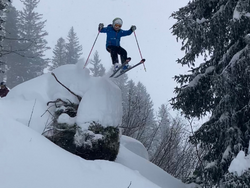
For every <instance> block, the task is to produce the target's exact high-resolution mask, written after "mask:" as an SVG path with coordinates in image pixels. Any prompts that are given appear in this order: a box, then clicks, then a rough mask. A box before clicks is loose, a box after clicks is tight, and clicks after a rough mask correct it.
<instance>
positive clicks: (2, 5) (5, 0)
mask: <svg viewBox="0 0 250 188" xmlns="http://www.w3.org/2000/svg"><path fill="white" fill-rule="evenodd" d="M9 3H10V0H2V1H0V49H1V50H0V58H1V57H2V55H3V53H4V52H3V50H2V48H3V44H2V42H3V39H4V36H5V34H6V33H5V25H4V23H5V18H6V16H5V12H6V8H7V7H8V5H9ZM4 66H5V62H4V61H3V60H2V59H1V60H0V74H1V73H4V70H5V67H4Z"/></svg>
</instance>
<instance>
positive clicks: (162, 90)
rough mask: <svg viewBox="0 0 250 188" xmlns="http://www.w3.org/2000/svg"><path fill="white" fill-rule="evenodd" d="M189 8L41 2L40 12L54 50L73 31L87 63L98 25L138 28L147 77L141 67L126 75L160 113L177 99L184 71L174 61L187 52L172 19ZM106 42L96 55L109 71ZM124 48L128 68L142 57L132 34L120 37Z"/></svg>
mask: <svg viewBox="0 0 250 188" xmlns="http://www.w3.org/2000/svg"><path fill="white" fill-rule="evenodd" d="M187 3H188V0H179V1H172V0H154V1H152V0H53V1H47V0H41V1H40V3H39V6H38V8H37V9H36V11H37V12H39V13H41V14H43V17H44V19H46V20H47V23H46V28H45V29H46V30H47V31H48V33H49V36H48V37H47V40H48V42H49V46H50V47H51V48H52V49H53V48H54V46H55V44H56V42H57V40H58V39H59V37H63V38H66V37H67V34H68V31H69V29H70V28H71V26H73V27H74V29H75V32H76V33H77V35H78V37H79V40H80V43H81V45H82V46H83V55H82V57H83V58H85V59H86V58H87V57H88V54H89V52H90V49H91V47H92V45H93V43H94V40H95V38H96V36H97V33H98V32H97V27H98V24H99V23H104V24H105V26H106V25H108V24H110V23H111V22H112V20H113V19H114V18H115V17H121V18H122V19H123V23H124V24H123V29H129V28H130V26H131V25H136V26H137V30H136V35H137V38H138V41H139V45H140V49H141V52H142V56H143V58H145V59H146V62H145V66H146V72H145V71H144V68H143V66H140V67H138V68H136V69H134V70H132V71H130V72H129V73H128V75H129V78H130V79H133V80H134V81H135V82H137V81H141V82H142V83H143V84H144V85H145V86H146V88H147V91H148V92H149V93H150V95H151V98H152V100H153V102H154V104H155V109H156V110H157V109H158V107H159V106H160V105H161V104H163V103H164V104H166V103H168V100H169V99H170V98H171V97H173V96H174V94H173V90H174V87H175V86H176V83H175V82H174V80H173V79H172V78H173V76H174V75H178V74H180V73H183V72H185V69H184V68H182V67H181V65H177V64H176V62H175V61H176V59H177V58H180V57H182V56H183V52H181V51H180V46H181V45H180V44H178V43H177V42H176V39H175V37H174V36H173V35H172V34H171V31H170V28H171V26H172V25H173V24H174V23H175V20H173V19H170V18H169V16H170V15H171V13H172V12H173V11H176V10H178V9H179V8H180V7H182V6H184V5H186V4H187ZM13 5H14V6H15V7H16V8H17V9H19V10H20V9H21V7H22V3H21V2H20V0H13ZM105 42H106V34H100V35H99V38H98V40H97V42H96V45H95V47H94V50H93V53H94V52H95V51H96V50H97V51H98V52H99V55H100V59H101V60H102V61H101V62H102V64H103V65H104V66H105V68H106V69H109V68H110V67H111V59H110V55H109V53H108V52H107V51H106V49H105ZM121 46H122V47H124V48H125V49H126V50H127V52H128V56H130V57H132V61H131V63H130V64H135V63H137V62H139V60H140V59H141V57H140V54H139V51H138V47H137V44H136V41H135V37H134V35H133V34H132V35H130V36H128V37H124V38H122V40H121ZM52 49H51V50H50V51H48V53H47V56H48V57H51V56H52ZM93 53H92V55H91V58H92V57H93Z"/></svg>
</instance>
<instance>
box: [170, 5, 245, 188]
mask: <svg viewBox="0 0 250 188" xmlns="http://www.w3.org/2000/svg"><path fill="white" fill-rule="evenodd" d="M249 10H250V1H249V0H226V1H224V0H216V1H207V0H196V1H191V2H189V4H188V5H187V6H185V7H183V8H181V9H179V10H178V11H176V12H174V13H173V14H172V17H173V18H174V19H176V20H177V23H176V24H174V25H173V27H172V33H173V35H175V36H176V37H177V39H180V40H182V50H184V51H185V55H184V57H182V58H181V59H178V60H177V62H178V63H181V64H182V65H187V66H188V67H190V68H191V70H190V72H191V73H190V74H186V75H179V76H175V80H176V81H177V83H178V84H179V86H178V87H176V89H175V93H176V97H174V98H173V99H172V104H173V107H174V108H175V109H181V110H182V112H183V113H184V114H185V115H186V117H198V118H200V117H202V116H204V115H206V114H207V113H211V114H212V116H211V118H210V119H209V120H208V121H207V122H206V123H204V124H203V125H202V126H201V127H200V128H199V129H198V130H197V131H196V132H195V134H194V136H192V137H191V141H192V143H195V144H199V145H200V147H201V148H202V149H206V153H205V154H204V156H203V165H199V166H198V167H197V168H196V171H195V173H194V174H195V177H196V181H197V182H198V183H200V184H202V185H203V186H205V187H212V186H219V184H220V182H221V181H222V178H223V175H225V174H226V173H227V172H228V167H229V165H230V162H231V161H232V159H233V158H234V157H235V156H236V155H237V154H238V152H239V151H240V150H243V151H245V152H246V153H247V152H248V148H249V139H250V122H249V119H250V106H249V101H250V94H249V90H250V79H249V73H250V63H249V62H250V56H249V54H250V48H249V44H250V19H249V16H248V12H249ZM198 56H203V57H204V59H203V61H204V62H203V63H201V64H200V65H195V60H196V58H197V57H198Z"/></svg>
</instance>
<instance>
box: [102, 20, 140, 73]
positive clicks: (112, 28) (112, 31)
mask: <svg viewBox="0 0 250 188" xmlns="http://www.w3.org/2000/svg"><path fill="white" fill-rule="evenodd" d="M122 24H123V22H122V19H121V18H115V19H114V20H113V23H112V24H109V25H108V26H107V27H104V24H103V23H100V24H99V27H98V30H99V31H100V32H101V33H107V39H106V49H107V51H108V52H109V53H110V55H111V59H112V63H113V65H114V71H116V70H117V69H119V67H120V66H121V65H120V64H119V61H118V54H119V55H120V58H121V63H122V64H123V63H125V65H124V67H123V68H122V69H123V70H126V69H128V68H129V65H128V62H129V61H130V60H131V58H130V57H127V51H126V50H125V49H124V48H122V47H121V46H120V40H121V37H124V36H128V35H131V34H132V32H134V31H135V30H136V26H134V25H132V26H131V27H130V29H129V30H122V29H121V27H122Z"/></svg>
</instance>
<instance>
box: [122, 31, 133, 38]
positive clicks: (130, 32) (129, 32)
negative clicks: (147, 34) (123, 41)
mask: <svg viewBox="0 0 250 188" xmlns="http://www.w3.org/2000/svg"><path fill="white" fill-rule="evenodd" d="M132 32H133V31H132V30H131V29H129V30H122V31H121V36H122V37H124V36H128V35H131V34H132Z"/></svg>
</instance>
